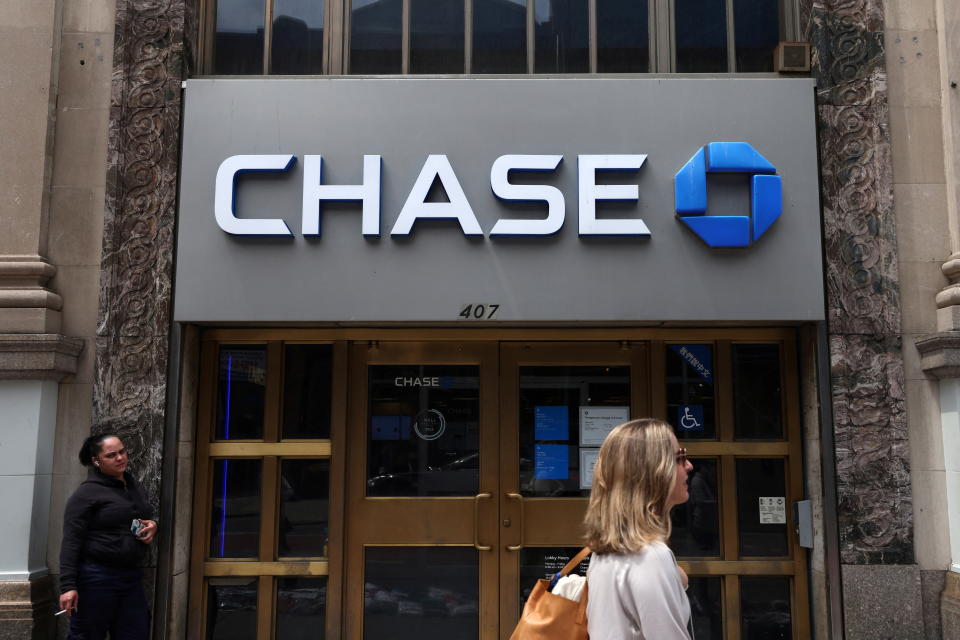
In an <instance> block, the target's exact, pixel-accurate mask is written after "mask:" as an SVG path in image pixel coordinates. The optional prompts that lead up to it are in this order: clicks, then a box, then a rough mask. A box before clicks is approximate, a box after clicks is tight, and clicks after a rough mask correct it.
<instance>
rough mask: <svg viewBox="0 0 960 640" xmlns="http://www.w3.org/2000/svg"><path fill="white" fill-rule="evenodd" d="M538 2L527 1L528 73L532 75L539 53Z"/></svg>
mask: <svg viewBox="0 0 960 640" xmlns="http://www.w3.org/2000/svg"><path fill="white" fill-rule="evenodd" d="M536 4H537V3H536V0H527V73H529V74H532V73H533V72H534V68H535V62H536V55H537V52H536V50H535V49H534V44H535V43H534V39H535V36H536V13H535V12H536Z"/></svg>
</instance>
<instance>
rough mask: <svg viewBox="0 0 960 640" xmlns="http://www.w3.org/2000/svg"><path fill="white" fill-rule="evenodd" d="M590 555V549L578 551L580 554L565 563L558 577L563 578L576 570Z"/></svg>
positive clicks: (585, 548)
mask: <svg viewBox="0 0 960 640" xmlns="http://www.w3.org/2000/svg"><path fill="white" fill-rule="evenodd" d="M588 555H590V547H584V548H583V549H581V550H580V553H578V554H577V555H575V556H573V558H572V559H571V560H570V562H568V563H567V566H565V567H564V568H563V569H560V575H562V576H565V575H567V574H568V573H570V572H571V571H573V570H574V569H576V568H577V567H578V566H579V565H580V563H581V562H583V561H584V560H586V559H587V556H588Z"/></svg>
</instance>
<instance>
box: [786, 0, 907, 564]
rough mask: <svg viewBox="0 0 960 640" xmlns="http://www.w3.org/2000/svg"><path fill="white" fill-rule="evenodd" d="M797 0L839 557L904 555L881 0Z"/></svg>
mask: <svg viewBox="0 0 960 640" xmlns="http://www.w3.org/2000/svg"><path fill="white" fill-rule="evenodd" d="M806 4H807V5H808V6H809V9H806V7H801V11H802V12H803V11H804V10H807V11H809V15H810V24H809V29H808V33H809V38H810V41H811V43H812V45H813V47H812V48H813V52H814V53H813V55H814V61H813V62H814V73H815V76H816V78H817V110H818V117H819V128H820V154H821V160H822V162H823V166H822V170H821V188H822V201H823V215H824V243H825V253H826V273H827V305H828V310H827V311H828V319H829V331H830V352H831V374H832V375H831V377H832V381H831V383H832V391H833V409H834V426H835V430H836V433H835V438H836V450H837V451H836V455H837V481H838V493H839V495H838V501H839V514H838V515H839V526H840V550H841V559H842V561H843V562H844V563H846V564H901V563H912V562H913V517H912V514H913V505H912V489H911V483H910V464H909V458H910V452H909V438H908V427H907V420H906V410H905V400H904V391H903V389H904V373H903V356H902V351H901V342H900V337H899V333H900V302H899V301H900V297H899V279H898V272H897V253H896V221H895V218H894V209H893V178H892V165H891V160H890V135H889V130H888V123H889V117H888V113H887V86H886V69H885V66H884V58H883V54H884V45H883V5H882V2H881V1H880V0H834V1H832V2H830V1H826V2H818V1H816V0H814V1H813V2H810V3H806Z"/></svg>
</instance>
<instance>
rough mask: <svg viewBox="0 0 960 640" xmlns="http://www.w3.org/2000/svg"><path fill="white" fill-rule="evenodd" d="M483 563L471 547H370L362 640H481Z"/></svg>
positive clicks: (366, 572)
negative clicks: (480, 565) (364, 639)
mask: <svg viewBox="0 0 960 640" xmlns="http://www.w3.org/2000/svg"><path fill="white" fill-rule="evenodd" d="M478 564H479V562H478V558H477V551H476V550H474V549H473V548H472V547H367V548H366V570H365V572H364V597H363V637H364V638H366V639H367V640H381V639H382V638H390V639H391V640H423V639H424V638H457V639H458V640H470V639H472V638H476V637H477V636H478V630H479V628H480V619H479V608H478V603H479V595H480V594H479V587H480V572H479V568H478Z"/></svg>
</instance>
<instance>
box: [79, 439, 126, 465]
mask: <svg viewBox="0 0 960 640" xmlns="http://www.w3.org/2000/svg"><path fill="white" fill-rule="evenodd" d="M116 437H117V436H115V435H113V434H112V433H100V434H97V435H94V436H90V437H88V438H87V439H86V440H84V441H83V445H82V446H81V447H80V456H79V457H80V464H82V465H83V466H85V467H90V466H93V463H92V462H91V458H93V457H94V456H96V455H97V454H99V453H100V447H101V445H103V441H104V440H106V439H107V438H116Z"/></svg>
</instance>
